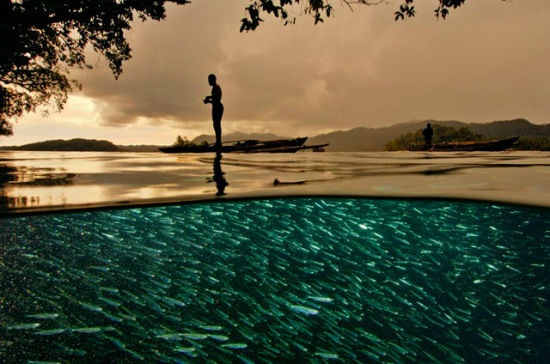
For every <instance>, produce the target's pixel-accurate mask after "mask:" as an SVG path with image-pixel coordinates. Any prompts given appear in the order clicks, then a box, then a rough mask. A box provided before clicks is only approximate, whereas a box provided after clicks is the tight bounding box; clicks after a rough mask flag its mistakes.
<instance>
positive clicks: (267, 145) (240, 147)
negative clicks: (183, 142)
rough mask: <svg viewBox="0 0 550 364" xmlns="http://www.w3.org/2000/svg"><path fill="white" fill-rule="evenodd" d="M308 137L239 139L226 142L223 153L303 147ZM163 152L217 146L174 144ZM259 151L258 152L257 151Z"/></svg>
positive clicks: (206, 149)
mask: <svg viewBox="0 0 550 364" xmlns="http://www.w3.org/2000/svg"><path fill="white" fill-rule="evenodd" d="M306 140H307V137H303V138H296V139H280V140H269V141H258V140H244V141H238V142H235V143H233V144H228V145H227V144H226V145H223V146H222V149H221V152H222V153H236V152H238V153H254V152H255V151H259V150H267V149H271V150H276V149H278V148H285V147H301V146H302V145H303V144H304V143H305V141H306ZM159 150H160V151H161V152H163V153H214V152H216V151H217V150H216V146H215V145H213V144H209V145H204V146H203V145H194V146H191V147H189V146H172V147H163V148H159ZM256 153H257V152H256Z"/></svg>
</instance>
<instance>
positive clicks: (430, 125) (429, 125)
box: [214, 78, 432, 128]
mask: <svg viewBox="0 0 550 364" xmlns="http://www.w3.org/2000/svg"><path fill="white" fill-rule="evenodd" d="M215 79H216V78H214V80H215ZM426 126H427V127H428V128H431V127H432V124H430V123H428V125H426Z"/></svg>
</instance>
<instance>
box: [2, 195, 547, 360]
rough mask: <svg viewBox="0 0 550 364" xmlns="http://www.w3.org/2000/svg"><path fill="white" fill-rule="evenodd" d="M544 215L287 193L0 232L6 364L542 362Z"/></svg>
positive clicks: (17, 223)
mask: <svg viewBox="0 0 550 364" xmlns="http://www.w3.org/2000/svg"><path fill="white" fill-rule="evenodd" d="M548 217H549V210H547V209H546V210H545V209H541V208H528V207H521V206H504V205H498V204H490V203H472V202H456V201H455V202H449V201H413V200H368V199H333V198H293V199H273V200H256V201H238V202H224V203H204V204H193V205H182V206H164V207H151V208H139V209H126V210H112V211H91V212H78V213H64V214H52V215H43V216H27V217H17V218H3V219H0V362H28V363H64V362H138V361H143V362H163V363H184V362H200V363H232V362H244V363H268V362H273V363H277V362H290V361H293V362H346V363H347V362H350V363H353V362H355V363H366V362H388V363H390V362H391V363H405V362H436V363H450V362H453V363H456V362H486V361H494V362H510V363H530V362H545V361H547V360H548V357H549V355H550V345H549V344H548V343H549V338H550V302H549V300H550V219H549V218H548Z"/></svg>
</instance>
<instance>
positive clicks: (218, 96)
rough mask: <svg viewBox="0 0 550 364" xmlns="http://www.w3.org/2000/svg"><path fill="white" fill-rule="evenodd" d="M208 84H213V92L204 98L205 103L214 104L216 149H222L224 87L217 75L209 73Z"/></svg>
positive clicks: (213, 120)
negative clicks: (222, 87) (219, 83)
mask: <svg viewBox="0 0 550 364" xmlns="http://www.w3.org/2000/svg"><path fill="white" fill-rule="evenodd" d="M208 84H209V85H210V86H212V94H211V95H210V96H206V97H205V98H204V101H203V102H204V103H205V104H212V122H213V123H214V131H215V132H216V150H221V147H222V115H223V104H222V89H221V87H220V85H218V84H217V83H216V75H214V74H210V75H208Z"/></svg>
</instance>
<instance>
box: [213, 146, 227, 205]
mask: <svg viewBox="0 0 550 364" xmlns="http://www.w3.org/2000/svg"><path fill="white" fill-rule="evenodd" d="M221 161H222V154H221V153H220V152H217V153H216V158H215V159H214V178H213V180H214V182H216V188H217V190H218V193H216V196H223V195H225V187H227V186H228V185H229V183H227V181H226V180H225V178H224V176H223V175H224V174H225V173H223V171H222V164H221Z"/></svg>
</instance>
